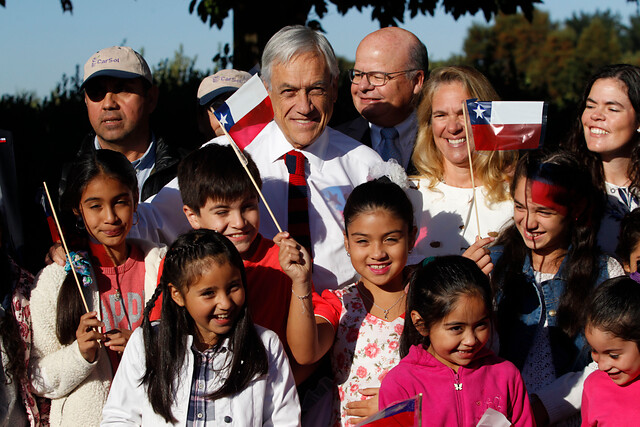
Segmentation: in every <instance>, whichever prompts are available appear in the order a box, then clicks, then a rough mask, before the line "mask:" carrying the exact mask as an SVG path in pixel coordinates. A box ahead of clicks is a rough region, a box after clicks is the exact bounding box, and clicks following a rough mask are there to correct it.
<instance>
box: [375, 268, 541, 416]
mask: <svg viewBox="0 0 640 427" xmlns="http://www.w3.org/2000/svg"><path fill="white" fill-rule="evenodd" d="M424 264H425V265H424V266H422V267H421V268H420V269H418V270H417V271H416V273H415V274H414V276H413V278H412V280H411V284H410V285H409V295H408V301H407V313H408V314H409V316H407V317H406V318H405V322H404V331H403V332H402V337H401V338H400V356H402V358H403V359H402V360H401V361H400V364H399V365H398V366H396V367H395V368H393V369H392V370H391V371H390V372H389V374H388V375H387V376H386V377H385V378H384V380H383V381H382V386H381V387H380V408H385V407H386V406H389V405H390V404H392V403H393V402H396V401H398V400H404V399H409V398H411V397H413V396H415V395H417V394H418V393H422V420H423V421H422V424H423V425H441V426H445V425H447V426H448V425H458V426H475V425H477V424H478V422H479V421H480V419H481V418H482V416H483V415H484V413H485V412H486V411H487V410H488V409H489V408H491V409H494V410H496V411H498V412H500V413H502V414H503V415H504V417H506V418H507V419H508V420H509V422H510V423H511V425H514V426H531V425H533V414H532V413H531V407H530V405H529V399H528V397H527V391H526V390H525V387H524V383H523V382H522V378H521V377H520V373H519V372H518V369H517V368H516V367H515V366H513V364H512V363H510V362H507V361H506V360H503V359H501V358H499V357H497V356H496V355H495V354H493V352H491V350H489V349H488V348H486V344H487V342H488V341H489V339H490V338H491V329H492V327H491V324H492V322H491V318H492V308H493V297H492V293H491V286H490V284H489V279H488V278H487V276H486V275H485V274H484V273H482V271H481V270H480V269H479V268H478V266H476V265H475V264H474V262H473V261H471V260H469V259H467V258H463V257H461V256H445V257H436V258H427V259H426V260H425V262H424Z"/></svg>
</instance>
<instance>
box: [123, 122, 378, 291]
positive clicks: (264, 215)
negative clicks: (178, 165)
mask: <svg viewBox="0 0 640 427" xmlns="http://www.w3.org/2000/svg"><path fill="white" fill-rule="evenodd" d="M209 143H218V144H225V143H228V141H227V138H226V137H218V138H214V139H213V140H211V141H209V142H208V143H207V144H209ZM291 150H292V146H291V144H290V143H289V142H288V141H287V139H286V138H285V136H284V134H283V133H282V131H281V130H280V128H279V127H278V125H276V123H275V122H271V123H269V124H268V125H267V126H266V127H265V128H264V129H263V130H262V132H260V134H258V136H257V137H256V139H255V140H254V141H253V142H252V143H251V144H250V145H249V146H248V147H247V148H246V152H247V153H249V154H250V155H251V157H252V158H253V160H254V162H255V163H256V165H257V166H258V170H259V171H260V176H261V178H262V192H263V194H264V196H265V198H266V199H267V203H269V206H270V207H271V210H272V211H273V213H274V215H275V217H276V219H277V220H278V223H279V224H280V227H282V229H283V230H286V229H287V224H288V196H289V172H288V171H287V167H286V165H285V163H284V158H283V156H284V155H285V154H286V153H287V152H289V151H291ZM301 152H302V153H303V154H304V156H305V157H306V159H307V161H308V163H307V165H306V176H307V185H308V186H309V231H310V233H311V242H312V245H313V264H314V265H313V283H314V286H315V289H316V290H317V291H318V292H322V291H323V290H325V289H336V288H338V287H339V286H341V285H344V284H347V283H352V282H353V279H354V278H355V275H356V273H355V270H354V269H353V266H352V265H351V261H350V259H349V257H348V256H347V252H346V251H345V249H344V237H343V233H344V218H343V216H342V211H343V210H344V205H345V202H346V201H347V197H348V196H349V194H351V190H353V188H354V187H356V186H357V185H359V184H362V183H363V182H366V181H367V178H368V177H369V171H370V170H371V168H372V167H373V166H374V165H376V164H379V163H380V162H381V161H382V160H381V159H380V156H379V155H378V154H377V153H376V152H375V151H373V150H372V149H371V148H369V147H367V146H365V145H362V144H360V143H359V142H358V141H356V140H355V139H352V138H350V137H348V136H346V135H344V134H342V133H340V132H338V131H336V130H333V129H331V128H329V127H327V128H326V129H325V131H324V132H323V133H322V134H321V135H320V136H319V137H318V139H317V140H316V141H314V143H313V144H311V145H310V146H308V147H306V148H305V149H304V150H301ZM138 215H139V222H138V223H137V224H136V225H134V226H133V227H132V228H131V231H130V232H129V236H130V237H137V238H142V239H147V240H151V241H154V242H160V243H166V244H171V243H172V242H173V240H174V239H175V238H176V237H177V236H178V235H179V234H180V233H184V232H186V231H188V230H189V229H190V226H189V222H188V221H187V219H186V218H185V216H184V213H183V212H182V198H181V197H180V190H179V188H178V180H177V179H174V180H172V181H171V182H170V183H169V184H167V185H166V186H165V187H164V188H163V189H162V190H160V192H158V194H156V195H155V196H154V197H153V198H152V199H150V203H141V204H140V205H139V206H138ZM260 233H261V234H262V235H263V236H264V237H266V238H268V239H272V238H273V236H275V235H276V234H277V233H278V229H277V228H276V226H275V224H274V223H273V220H272V219H271V216H270V215H269V213H268V212H267V209H266V208H265V207H264V204H263V203H262V201H261V202H260Z"/></svg>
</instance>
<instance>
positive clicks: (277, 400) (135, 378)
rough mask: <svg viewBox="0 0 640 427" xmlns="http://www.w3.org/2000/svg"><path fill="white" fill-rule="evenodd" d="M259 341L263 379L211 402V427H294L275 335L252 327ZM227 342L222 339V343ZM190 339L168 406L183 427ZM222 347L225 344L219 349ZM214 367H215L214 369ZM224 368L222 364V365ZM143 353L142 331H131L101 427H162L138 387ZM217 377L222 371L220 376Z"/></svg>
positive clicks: (292, 396)
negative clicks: (264, 370) (265, 361)
mask: <svg viewBox="0 0 640 427" xmlns="http://www.w3.org/2000/svg"><path fill="white" fill-rule="evenodd" d="M256 329H257V331H258V334H259V335H260V339H261V340H262V343H263V344H264V347H265V349H266V352H267V359H268V362H269V370H268V373H267V375H263V376H261V377H257V378H255V379H253V380H252V381H251V382H250V383H249V385H248V386H247V387H246V388H245V389H244V390H242V391H240V392H238V393H236V394H234V395H232V396H227V397H222V398H219V399H216V400H215V401H214V405H215V419H214V420H212V421H211V423H207V424H208V425H212V426H223V425H232V426H247V427H257V426H283V427H284V426H292V427H293V426H299V425H300V404H299V401H298V393H297V392H296V387H295V382H294V380H293V375H292V373H291V368H290V367H289V361H288V359H287V355H286V354H285V352H284V348H283V347H282V344H281V343H280V340H279V339H278V336H277V335H276V334H275V332H273V331H270V330H268V329H265V328H261V327H260V326H256ZM227 340H228V339H227ZM192 343H193V337H192V336H188V337H187V347H186V354H185V355H184V363H183V365H182V367H181V368H180V373H179V378H176V380H175V383H176V389H175V398H174V399H173V402H172V404H171V411H172V412H173V416H174V417H175V418H176V419H177V420H178V423H177V424H176V425H186V421H187V411H188V408H189V396H190V394H191V381H192V377H193V369H194V360H193V358H194V356H193V352H192V351H191V344H192ZM221 345H223V346H228V342H225V343H222V344H221ZM229 354H230V353H229V352H226V353H219V354H218V355H216V358H220V359H221V360H219V361H218V360H216V361H215V362H214V366H215V367H216V368H219V367H221V366H222V365H224V363H223V362H224V360H225V358H226V357H228V356H229ZM217 362H219V363H217ZM227 368H228V364H227ZM145 370H146V367H145V349H144V339H143V336H142V328H138V329H136V330H135V331H134V332H133V334H132V335H131V339H130V340H129V342H128V343H127V347H126V348H125V351H124V354H123V356H122V361H121V362H120V365H119V366H118V371H117V372H116V375H115V377H114V379H113V383H112V384H111V390H110V391H109V397H108V398H107V403H106V404H105V406H104V409H103V411H102V424H101V425H103V426H107V425H138V426H140V425H142V426H164V425H173V424H171V423H167V422H166V421H165V419H164V418H162V417H161V416H160V415H158V414H156V413H155V412H154V411H153V408H152V406H151V404H150V403H149V398H148V395H147V391H146V386H144V385H142V384H140V379H141V378H142V376H143V375H144V372H145ZM220 373H221V376H224V375H227V374H228V371H225V370H224V369H223V370H222V371H220Z"/></svg>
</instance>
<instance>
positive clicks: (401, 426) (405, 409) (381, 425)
mask: <svg viewBox="0 0 640 427" xmlns="http://www.w3.org/2000/svg"><path fill="white" fill-rule="evenodd" d="M420 425H422V394H418V395H416V396H414V397H412V398H411V399H407V400H403V401H401V402H397V403H394V404H393V405H391V406H388V407H386V408H384V409H383V410H382V411H379V412H376V413H375V414H373V415H372V416H370V417H369V418H367V419H365V420H364V421H362V422H361V423H359V424H357V425H356V427H390V426H398V427H413V426H420Z"/></svg>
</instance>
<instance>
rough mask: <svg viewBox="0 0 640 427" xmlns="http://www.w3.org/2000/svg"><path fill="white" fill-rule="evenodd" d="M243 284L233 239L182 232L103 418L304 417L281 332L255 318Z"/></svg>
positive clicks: (247, 421) (258, 420)
mask: <svg viewBox="0 0 640 427" xmlns="http://www.w3.org/2000/svg"><path fill="white" fill-rule="evenodd" d="M245 291H246V277H245V270H244V266H243V262H242V258H241V257H240V254H239V253H238V251H237V249H236V248H235V247H234V246H233V244H232V243H231V242H230V241H229V239H227V238H226V237H224V236H223V235H221V234H219V233H217V232H215V231H212V230H206V229H201V230H193V231H191V232H189V233H186V234H184V235H182V236H180V237H179V238H178V239H177V240H176V241H175V242H174V243H173V245H172V246H171V248H170V249H169V252H168V253H167V256H166V258H165V262H164V270H163V272H162V278H161V279H160V284H159V285H158V289H157V291H156V293H155V295H154V297H153V299H152V300H151V301H150V302H149V303H148V304H147V307H146V309H145V320H144V324H143V328H142V330H138V331H135V332H134V334H133V335H132V337H131V341H130V343H129V345H128V346H127V349H126V351H125V353H124V356H123V358H122V363H121V364H120V368H119V369H118V372H117V373H116V376H115V378H114V380H113V385H112V387H111V391H110V393H109V399H108V401H107V404H106V405H105V407H104V411H103V417H104V418H103V425H122V424H135V425H149V426H159V425H187V424H188V425H212V426H213V425H216V426H218V425H227V424H228V425H238V426H262V425H273V426H297V425H299V423H300V406H299V404H298V397H297V394H296V389H295V384H294V381H293V376H292V374H291V369H290V368H289V363H288V361H287V356H286V354H285V352H284V349H283V347H282V344H281V343H280V340H279V339H278V337H277V335H276V334H275V333H274V332H272V331H270V330H268V329H264V328H262V327H259V326H254V324H253V322H252V321H251V316H250V315H249V311H248V309H247V304H246V301H245ZM161 293H163V294H164V295H165V297H164V298H163V301H162V315H161V320H160V322H159V323H158V324H157V325H155V326H153V325H152V324H151V322H150V321H149V313H150V311H151V309H152V308H153V306H154V304H155V302H156V300H157V298H158V296H159V295H160V294H161ZM169 295H170V298H169V297H168V296H169Z"/></svg>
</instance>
